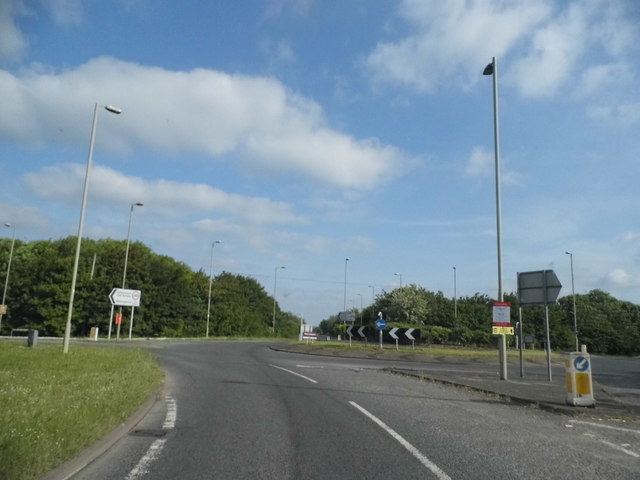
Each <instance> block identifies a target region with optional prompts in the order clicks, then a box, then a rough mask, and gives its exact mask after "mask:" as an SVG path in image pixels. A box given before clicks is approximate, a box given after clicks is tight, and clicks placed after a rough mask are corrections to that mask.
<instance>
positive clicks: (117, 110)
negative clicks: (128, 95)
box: [104, 105, 122, 115]
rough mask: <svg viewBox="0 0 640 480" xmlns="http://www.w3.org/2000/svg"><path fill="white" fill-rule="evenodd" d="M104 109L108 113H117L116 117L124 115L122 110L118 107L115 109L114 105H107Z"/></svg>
mask: <svg viewBox="0 0 640 480" xmlns="http://www.w3.org/2000/svg"><path fill="white" fill-rule="evenodd" d="M104 109H105V110H106V111H107V112H111V113H115V114H116V115H120V114H121V113H122V110H121V109H119V108H118V107H114V106H113V105H105V107H104Z"/></svg>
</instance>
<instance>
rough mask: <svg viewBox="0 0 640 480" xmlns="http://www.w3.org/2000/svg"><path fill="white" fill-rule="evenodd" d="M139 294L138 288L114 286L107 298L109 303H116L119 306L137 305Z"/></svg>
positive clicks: (138, 304) (138, 303)
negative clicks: (130, 288)
mask: <svg viewBox="0 0 640 480" xmlns="http://www.w3.org/2000/svg"><path fill="white" fill-rule="evenodd" d="M140 295H141V292H140V290H129V289H126V288H114V289H113V290H111V293H110V294H109V300H111V305H118V306H121V307H139V306H140Z"/></svg>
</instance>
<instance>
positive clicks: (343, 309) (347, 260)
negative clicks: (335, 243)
mask: <svg viewBox="0 0 640 480" xmlns="http://www.w3.org/2000/svg"><path fill="white" fill-rule="evenodd" d="M348 263H349V257H347V258H345V259H344V302H343V304H342V311H343V312H346V311H347V264H348Z"/></svg>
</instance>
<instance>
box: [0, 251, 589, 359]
mask: <svg viewBox="0 0 640 480" xmlns="http://www.w3.org/2000/svg"><path fill="white" fill-rule="evenodd" d="M564 253H566V254H567V255H569V259H570V260H571V294H572V296H573V333H574V335H575V337H576V352H578V351H579V350H578V349H579V347H580V345H579V344H578V313H577V311H576V289H575V287H574V284H573V253H571V252H564ZM3 303H4V302H3Z"/></svg>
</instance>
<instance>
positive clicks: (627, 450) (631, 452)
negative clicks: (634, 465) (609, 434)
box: [585, 433, 640, 458]
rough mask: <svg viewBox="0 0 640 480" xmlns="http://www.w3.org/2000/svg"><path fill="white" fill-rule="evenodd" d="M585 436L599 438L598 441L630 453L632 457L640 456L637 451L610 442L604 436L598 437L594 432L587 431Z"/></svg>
mask: <svg viewBox="0 0 640 480" xmlns="http://www.w3.org/2000/svg"><path fill="white" fill-rule="evenodd" d="M585 436H587V437H589V438H593V439H594V440H597V441H598V442H600V443H602V444H604V445H606V446H607V447H611V448H613V449H614V450H618V451H619V452H622V453H626V454H627V455H629V456H631V457H634V458H640V454H637V453H636V452H634V451H632V450H629V449H627V448H624V447H623V446H621V445H616V444H615V443H612V442H609V441H608V440H605V439H604V438H598V437H597V436H595V435H594V434H593V433H585Z"/></svg>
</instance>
